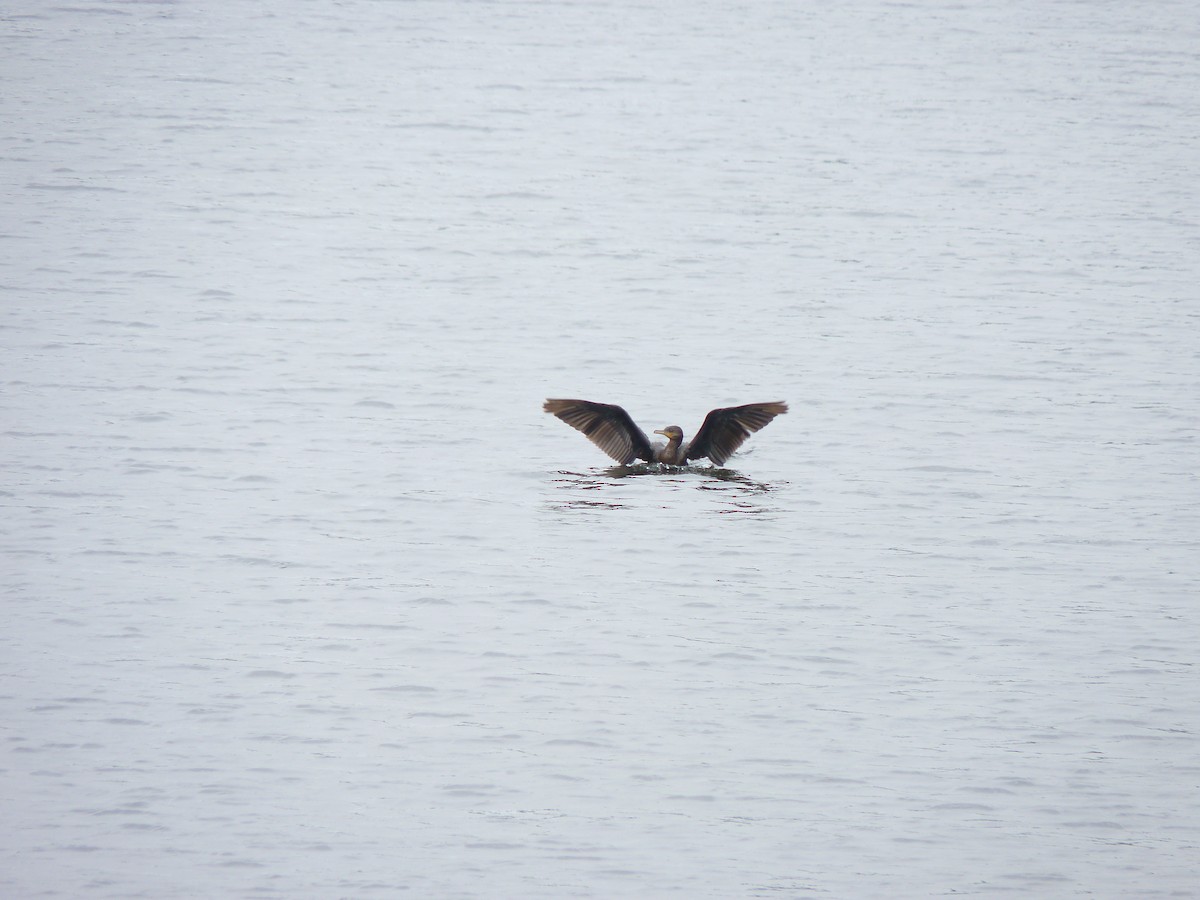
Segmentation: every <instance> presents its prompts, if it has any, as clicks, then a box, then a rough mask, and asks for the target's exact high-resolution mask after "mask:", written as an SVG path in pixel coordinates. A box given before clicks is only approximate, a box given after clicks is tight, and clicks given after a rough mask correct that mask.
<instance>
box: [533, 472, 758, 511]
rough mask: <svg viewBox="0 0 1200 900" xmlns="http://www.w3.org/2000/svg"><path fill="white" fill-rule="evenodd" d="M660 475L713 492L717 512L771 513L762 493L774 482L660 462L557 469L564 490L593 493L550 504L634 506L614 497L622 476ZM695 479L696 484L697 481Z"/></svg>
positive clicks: (563, 506)
mask: <svg viewBox="0 0 1200 900" xmlns="http://www.w3.org/2000/svg"><path fill="white" fill-rule="evenodd" d="M647 476H649V477H655V478H663V479H666V480H667V481H669V482H671V483H673V484H675V485H679V486H684V485H689V486H694V487H695V489H697V490H701V491H708V492H712V493H713V494H715V496H713V497H712V498H711V499H713V500H716V501H717V503H718V505H719V508H717V509H715V510H713V511H714V512H716V513H718V514H729V513H746V514H754V515H760V514H762V513H767V512H772V511H773V507H771V506H769V505H764V503H763V498H764V496H765V495H767V494H770V493H772V492H773V491H775V490H777V489H778V487H777V486H776V485H772V484H768V483H766V482H763V481H753V480H751V479H750V478H747V477H746V476H745V475H743V474H742V473H741V472H736V471H734V470H733V469H724V468H720V467H718V466H668V465H663V464H661V463H645V464H642V463H639V464H637V465H631V466H610V467H609V468H607V469H594V470H592V471H590V472H568V471H559V472H558V473H557V477H556V478H554V485H555V487H557V488H558V489H559V490H562V491H564V492H578V491H589V492H594V493H592V494H591V495H590V496H587V497H578V496H571V497H567V498H565V499H563V500H561V501H559V502H556V503H553V504H552V505H553V506H554V507H555V508H557V509H575V510H597V509H625V508H628V507H630V506H632V505H635V504H634V503H632V502H631V500H630V499H629V498H628V497H627V496H625V495H622V496H619V497H618V496H616V489H619V488H621V487H625V486H628V482H627V481H626V479H630V478H642V477H647ZM697 482H698V483H697Z"/></svg>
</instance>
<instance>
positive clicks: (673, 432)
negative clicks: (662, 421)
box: [654, 425, 683, 441]
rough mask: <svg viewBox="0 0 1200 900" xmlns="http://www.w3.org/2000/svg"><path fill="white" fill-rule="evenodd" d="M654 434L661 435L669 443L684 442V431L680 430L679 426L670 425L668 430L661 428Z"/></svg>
mask: <svg viewBox="0 0 1200 900" xmlns="http://www.w3.org/2000/svg"><path fill="white" fill-rule="evenodd" d="M654 433H655V434H661V435H662V436H663V437H665V438H666V439H667V440H668V441H682V440H683V429H682V428H680V427H679V426H678V425H668V426H667V427H666V428H659V429H658V430H656V431H655V432H654Z"/></svg>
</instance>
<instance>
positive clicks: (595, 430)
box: [542, 400, 654, 466]
mask: <svg viewBox="0 0 1200 900" xmlns="http://www.w3.org/2000/svg"><path fill="white" fill-rule="evenodd" d="M542 409H543V410H545V411H546V412H548V413H551V414H553V415H555V416H558V418H560V419H562V420H563V421H564V422H566V423H567V424H568V425H570V426H571V427H572V428H575V429H577V430H579V431H582V432H583V433H584V434H585V435H587V439H588V440H589V441H591V442H592V443H593V444H595V445H596V446H597V447H599V448H600V449H601V450H603V451H604V452H605V453H607V454H608V455H609V456H611V457H612V458H613V459H615V460H616V461H617V462H619V463H620V464H621V465H623V466H627V465H629V464H630V463H631V462H633V461H634V460H635V459H644V460H646V462H653V461H654V451H653V450H652V449H651V447H650V439H649V438H648V437H646V433H645V432H644V431H642V429H640V428H638V427H637V425H635V424H634V423H633V419H631V418H630V416H629V413H627V412H625V410H623V409H622V408H621V407H619V406H616V405H615V404H612V403H593V402H592V401H591V400H547V401H546V403H545V404H544V405H543V406H542Z"/></svg>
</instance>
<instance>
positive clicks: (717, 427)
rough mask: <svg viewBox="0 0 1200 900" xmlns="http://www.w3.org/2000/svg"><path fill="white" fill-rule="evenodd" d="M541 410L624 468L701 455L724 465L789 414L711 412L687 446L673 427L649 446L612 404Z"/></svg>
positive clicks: (779, 407)
mask: <svg viewBox="0 0 1200 900" xmlns="http://www.w3.org/2000/svg"><path fill="white" fill-rule="evenodd" d="M542 409H544V410H545V411H546V412H548V413H551V414H553V415H555V416H557V417H558V418H560V419H562V420H563V421H564V422H566V423H567V424H568V425H570V426H571V427H572V428H575V429H577V430H578V431H581V432H583V433H584V434H585V435H586V436H587V438H588V440H590V441H591V442H592V443H593V444H595V445H596V446H597V447H599V448H600V449H601V450H603V451H604V452H605V453H607V454H608V455H609V456H611V457H612V458H613V459H615V460H616V461H617V462H619V463H621V464H622V465H626V466H627V465H629V464H630V463H632V462H633V461H634V460H638V459H642V460H645V461H646V462H657V463H663V464H665V465H670V466H685V465H687V463H688V461H689V460H693V459H703V458H704V457H707V458H708V459H710V460H712V461H713V462H714V463H716V464H717V465H718V466H723V465H725V461H726V460H728V459H729V457H730V456H732V455H733V453H734V451H735V450H737V448H738V447H740V446H741V445H742V443H743V442H744V441H745V440H746V438H748V437H749V436H750V435H751V434H753V433H754V432H756V431H758V430H759V429H761V428H764V427H765V426H766V425H767V424H768V423H769V422H770V421H771V420H772V419H774V418H775V417H776V416H778V415H782V414H783V413H786V412H787V411H788V408H787V404H786V403H782V402H777V403H747V404H746V405H745V406H729V407H725V408H723V409H714V410H713V411H712V412H710V413H709V414H708V415H707V416H705V418H704V424H703V425H701V426H700V430H699V431H697V432H696V436H695V437H694V438H692V440H691V441H688V442H686V443H685V442H684V440H683V430H682V429H681V428H680V427H679V426H678V425H668V426H667V427H666V428H663V429H660V430H659V431H656V432H655V434H661V435H663V437H665V438H666V439H667V443H666V444H665V445H664V444H661V443H653V444H652V443H651V442H650V438H648V437H647V436H646V433H645V432H644V431H642V430H641V429H640V428H638V427H637V425H636V424H634V421H633V419H632V418H631V417H630V415H629V413H627V412H626V411H625V410H624V409H622V408H621V407H619V406H617V405H615V404H612V403H596V402H594V401H592V400H564V399H554V400H547V401H546V403H545V405H544V406H543V407H542Z"/></svg>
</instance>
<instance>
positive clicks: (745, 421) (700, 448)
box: [687, 403, 788, 466]
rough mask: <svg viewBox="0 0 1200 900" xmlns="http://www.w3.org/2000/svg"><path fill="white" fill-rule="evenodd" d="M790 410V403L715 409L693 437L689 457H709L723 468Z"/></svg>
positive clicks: (748, 404)
mask: <svg viewBox="0 0 1200 900" xmlns="http://www.w3.org/2000/svg"><path fill="white" fill-rule="evenodd" d="M787 411H788V408H787V404H786V403H747V404H746V405H745V406H730V407H726V408H725V409H714V410H713V411H712V412H710V413H709V414H708V415H707V416H705V417H704V424H703V425H701V426H700V430H699V431H697V432H696V436H695V437H694V438H692V443H691V446H689V447H688V451H687V458H688V459H700V457H702V456H707V457H708V458H709V459H711V460H712V461H713V462H714V463H716V464H717V465H718V466H723V465H725V460H727V459H729V457H731V456H733V452H734V451H735V450H737V448H738V447H740V446H742V444H743V443H745V441H746V438H748V437H750V435H752V434H754V432H756V431H758V430H759V429H760V428H763V427H765V426H766V425H767V424H768V423H769V422H770V421H771V420H772V419H773V418H775V417H776V416H778V415H782V414H783V413H785V412H787Z"/></svg>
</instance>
